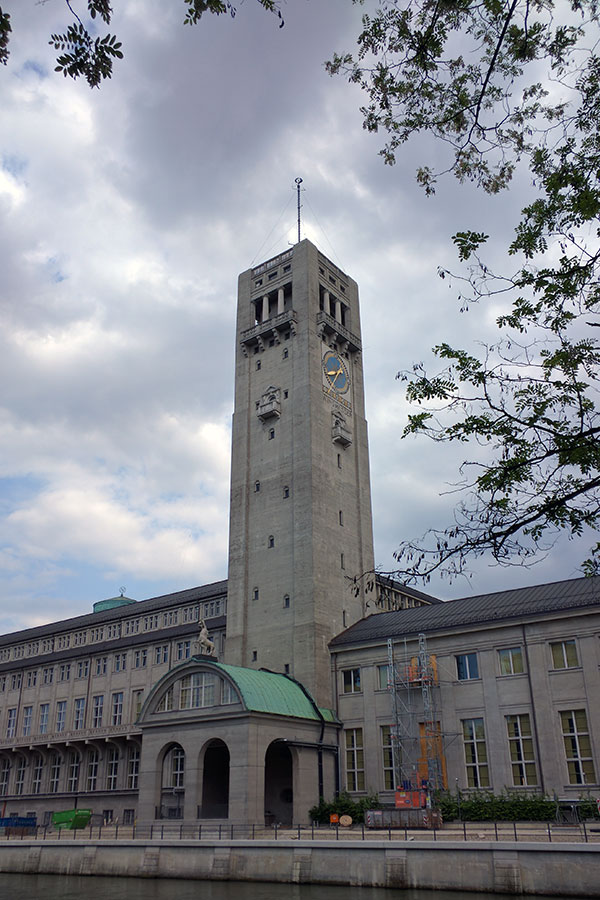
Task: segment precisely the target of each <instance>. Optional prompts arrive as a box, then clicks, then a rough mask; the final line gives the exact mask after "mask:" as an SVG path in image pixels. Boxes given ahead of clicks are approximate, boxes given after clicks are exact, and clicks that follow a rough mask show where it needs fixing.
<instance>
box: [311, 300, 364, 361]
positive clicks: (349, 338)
mask: <svg viewBox="0 0 600 900" xmlns="http://www.w3.org/2000/svg"><path fill="white" fill-rule="evenodd" d="M317 327H318V331H319V335H320V337H325V338H331V339H332V340H333V341H335V342H336V344H346V345H347V349H348V352H349V353H356V352H358V351H359V350H360V349H361V344H360V338H359V337H357V336H356V335H355V334H352V332H351V331H349V330H348V329H347V328H346V326H345V325H342V323H341V322H338V321H337V320H336V319H334V318H333V316H330V315H329V313H326V312H324V311H323V310H321V311H320V312H318V313H317Z"/></svg>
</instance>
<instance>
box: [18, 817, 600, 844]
mask: <svg viewBox="0 0 600 900" xmlns="http://www.w3.org/2000/svg"><path fill="white" fill-rule="evenodd" d="M1 830H2V829H0V831H1ZM23 840H36V841H38V840H39V841H45V840H55V841H60V840H71V841H73V840H74V841H101V840H129V841H132V840H133V841H135V840H139V841H167V840H168V841H173V840H185V841H202V840H206V841H215V840H219V841H221V840H241V841H253V840H281V841H320V840H322V841H331V840H333V841H382V840H385V841H401V842H411V841H431V842H434V843H436V842H440V843H443V842H446V841H463V842H469V841H494V842H496V841H497V842H501V841H511V842H515V841H516V842H518V841H521V842H522V841H533V842H543V843H552V842H561V843H565V842H567V843H586V844H587V843H597V844H600V821H599V822H592V823H589V822H588V823H586V822H580V823H578V824H570V825H559V824H557V823H556V822H460V823H449V824H447V825H444V826H443V827H442V828H430V829H419V828H409V827H408V826H407V827H397V826H396V827H395V826H393V825H390V826H387V827H385V828H367V827H366V826H365V825H363V824H358V825H352V826H350V827H344V826H342V825H338V824H336V825H318V824H316V823H313V824H312V825H277V824H275V825H268V826H266V825H264V824H256V825H233V824H220V825H218V824H217V825H216V824H202V823H198V824H192V823H184V822H181V823H178V824H168V823H164V822H162V821H159V822H156V823H154V824H151V825H137V824H133V825H124V824H119V823H115V824H108V825H90V826H87V827H86V828H80V829H74V830H70V829H66V828H61V829H55V828H54V827H53V826H52V825H40V826H37V827H36V828H6V829H5V833H4V834H1V833H0V841H23Z"/></svg>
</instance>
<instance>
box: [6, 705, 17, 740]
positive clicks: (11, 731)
mask: <svg viewBox="0 0 600 900" xmlns="http://www.w3.org/2000/svg"><path fill="white" fill-rule="evenodd" d="M16 730H17V707H16V706H15V707H13V708H12V709H9V710H8V718H7V720H6V737H7V738H13V737H14V736H15V732H16Z"/></svg>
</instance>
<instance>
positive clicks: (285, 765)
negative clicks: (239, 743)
mask: <svg viewBox="0 0 600 900" xmlns="http://www.w3.org/2000/svg"><path fill="white" fill-rule="evenodd" d="M293 816H294V775H293V768H292V754H291V752H290V748H289V747H287V746H286V745H285V744H284V743H282V742H281V741H275V742H274V743H273V744H271V745H270V747H269V748H268V750H267V752H266V754H265V824H266V825H272V824H273V823H274V822H277V823H281V824H282V825H291V824H292V820H293Z"/></svg>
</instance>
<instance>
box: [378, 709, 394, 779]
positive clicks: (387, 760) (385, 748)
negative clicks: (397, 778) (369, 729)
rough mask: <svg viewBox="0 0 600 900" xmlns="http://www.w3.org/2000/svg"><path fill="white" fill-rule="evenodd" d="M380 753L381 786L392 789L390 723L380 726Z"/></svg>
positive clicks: (392, 763) (392, 758)
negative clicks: (381, 768)
mask: <svg viewBox="0 0 600 900" xmlns="http://www.w3.org/2000/svg"><path fill="white" fill-rule="evenodd" d="M381 753H382V764H383V788H384V790H386V791H393V790H394V787H395V784H394V750H393V747H392V728H391V725H382V726H381Z"/></svg>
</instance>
